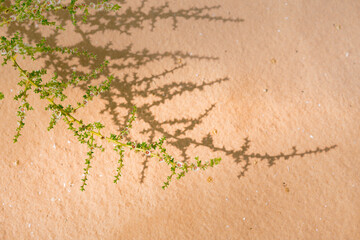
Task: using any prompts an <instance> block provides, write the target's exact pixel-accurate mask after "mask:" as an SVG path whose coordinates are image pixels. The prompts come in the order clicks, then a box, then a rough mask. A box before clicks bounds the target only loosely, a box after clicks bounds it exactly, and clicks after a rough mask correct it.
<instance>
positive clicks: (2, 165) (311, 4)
mask: <svg viewBox="0 0 360 240" xmlns="http://www.w3.org/2000/svg"><path fill="white" fill-rule="evenodd" d="M121 5H122V6H123V8H122V9H121V10H120V11H119V12H118V13H117V14H114V13H112V14H106V13H103V12H101V13H97V14H95V15H93V16H92V17H90V19H89V24H80V25H79V26H78V27H73V26H72V25H71V24H70V22H69V18H68V17H67V15H65V14H64V15H59V16H58V17H59V18H61V19H65V20H63V21H64V24H66V26H67V31H66V32H59V33H55V32H54V31H50V30H48V29H47V28H36V27H35V26H34V25H30V26H26V25H25V26H24V25H23V26H14V25H12V26H10V27H9V28H8V29H2V30H1V33H2V34H6V35H9V34H12V33H14V32H15V31H17V30H20V31H21V32H22V34H23V36H25V37H26V39H28V41H30V42H32V43H35V42H36V41H38V40H39V39H40V38H41V37H42V36H47V37H49V42H50V44H52V45H53V46H55V45H56V44H59V45H64V46H69V47H84V48H87V49H89V51H91V52H94V53H96V54H98V56H99V61H97V62H91V64H90V65H89V64H88V62H86V61H85V60H84V59H79V58H72V59H70V61H68V60H66V59H65V58H64V57H60V56H55V55H51V56H44V57H42V58H41V59H40V61H39V63H40V64H39V63H36V64H35V63H33V62H31V61H21V64H22V65H23V66H24V67H25V68H27V69H35V68H39V66H42V67H44V66H46V67H47V68H48V69H49V73H51V72H53V71H58V72H59V74H60V76H61V77H63V78H65V77H66V76H69V75H68V74H69V73H70V70H71V68H72V67H76V69H77V70H84V71H86V70H88V69H89V67H92V66H95V65H96V64H98V63H99V62H101V61H102V60H104V59H108V60H110V63H111V64H110V68H109V72H111V73H113V74H114V75H115V76H116V80H115V81H114V83H113V85H112V90H111V91H110V92H109V93H105V94H103V95H101V96H100V97H99V98H97V99H96V100H95V101H94V102H92V103H90V104H89V106H88V107H87V108H86V109H83V110H81V111H79V112H78V113H77V116H78V117H79V118H83V119H84V120H86V121H87V122H90V121H101V122H103V123H104V124H105V125H106V127H107V128H106V129H107V130H106V132H107V133H110V131H116V130H117V129H119V127H121V126H123V124H124V122H125V121H126V119H127V116H128V112H129V108H130V107H131V106H133V105H137V107H138V109H139V111H138V119H137V121H136V124H135V127H134V129H133V130H132V133H131V139H133V140H136V141H142V140H149V141H152V140H154V141H155V140H157V138H159V137H161V136H166V137H167V138H168V142H167V147H168V148H169V151H170V150H171V152H172V153H173V155H174V156H176V157H177V158H178V159H179V160H187V161H193V157H194V156H196V155H199V156H200V157H201V158H203V159H209V158H212V157H218V156H219V157H222V158H223V161H222V163H221V164H220V165H219V166H217V167H215V168H213V169H209V170H207V171H205V172H194V173H190V174H188V175H187V176H186V177H185V178H184V179H182V180H180V181H174V182H172V184H171V185H170V187H169V189H167V190H166V191H163V190H162V189H161V185H162V182H163V181H164V180H165V179H166V176H167V174H168V173H169V170H168V168H167V167H166V166H165V165H163V164H159V163H157V162H156V161H155V160H152V159H146V158H145V157H144V156H142V155H140V154H134V153H133V152H131V153H129V152H127V153H126V161H125V167H124V169H123V176H122V177H121V179H120V182H119V183H118V184H117V185H116V184H114V183H113V176H114V175H115V170H116V166H117V158H116V155H115V153H114V152H113V151H112V150H111V147H112V144H110V145H107V150H106V152H105V153H100V152H98V153H96V158H95V160H94V161H93V168H92V169H91V176H90V179H89V182H88V184H89V185H88V186H87V190H86V191H85V192H80V190H79V188H80V185H81V181H80V180H81V175H82V168H83V167H84V159H85V157H86V148H85V146H83V145H81V144H80V143H77V142H76V139H75V138H74V137H73V136H72V133H71V132H69V131H68V130H67V129H66V125H65V124H64V123H60V124H58V125H57V126H56V128H55V129H54V130H52V131H50V132H48V131H47V130H46V128H47V126H48V122H49V119H50V118H49V117H50V114H49V112H46V111H45V110H44V107H45V106H46V103H45V102H44V101H41V100H39V99H38V98H37V96H33V95H32V96H30V97H29V99H30V102H31V103H32V104H33V106H34V108H35V110H34V111H32V112H30V113H29V114H28V116H27V119H26V126H25V129H24V131H23V136H21V138H20V140H19V142H18V143H16V144H13V143H12V137H13V135H14V134H15V129H16V126H17V125H16V107H17V102H15V101H13V100H12V98H13V96H14V95H15V93H16V92H17V91H18V90H19V87H18V86H17V85H16V83H17V81H18V79H19V78H18V73H17V72H16V71H15V70H14V69H13V68H12V67H11V66H10V65H7V66H4V67H1V68H0V78H1V81H0V89H1V91H3V92H4V94H5V95H6V98H5V99H4V100H3V101H1V102H0V117H1V122H2V124H1V129H0V137H1V140H0V149H2V151H1V153H0V239H126V240H127V239H174V240H175V239H269V240H273V239H326V240H329V239H360V176H359V170H360V159H359V155H360V142H359V135H360V112H359V104H360V78H359V76H360V65H359V64H360V55H359V49H360V25H359V22H360V15H359V13H360V2H359V1H357V0H343V1H338V0H316V1H306V0H303V1H300V0H298V1H296V0H294V1H277V0H271V1H270V0H268V1H263V0H251V1H244V0H224V1H214V0H198V1H190V0H185V1H167V2H165V1H154V0H153V1H143V2H141V1H127V2H122V4H121ZM83 92H84V88H83V87H79V88H75V89H71V90H69V91H68V94H69V96H71V97H72V98H76V99H79V98H80V97H81V95H82V94H83ZM209 177H211V178H212V181H208V180H209Z"/></svg>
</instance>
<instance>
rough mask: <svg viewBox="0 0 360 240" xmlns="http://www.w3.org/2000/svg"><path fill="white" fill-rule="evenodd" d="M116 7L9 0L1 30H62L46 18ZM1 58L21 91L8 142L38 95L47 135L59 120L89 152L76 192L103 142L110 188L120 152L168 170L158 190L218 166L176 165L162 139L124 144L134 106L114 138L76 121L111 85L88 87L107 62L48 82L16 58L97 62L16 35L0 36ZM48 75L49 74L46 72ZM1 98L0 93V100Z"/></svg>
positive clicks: (0, 9) (2, 6)
mask: <svg viewBox="0 0 360 240" xmlns="http://www.w3.org/2000/svg"><path fill="white" fill-rule="evenodd" d="M119 10H120V6H119V5H118V4H112V3H110V2H108V0H102V1H98V2H96V3H95V2H89V3H87V2H81V3H80V2H79V1H77V0H71V1H68V2H66V3H63V2H62V1H61V0H46V1H44V0H14V1H5V0H0V13H1V22H0V26H1V27H8V26H9V25H11V24H14V23H15V22H16V23H18V24H29V23H32V22H35V23H36V24H41V25H44V26H49V27H55V28H56V29H57V30H59V31H63V30H65V29H64V27H63V26H62V25H60V24H57V23H56V22H53V21H51V20H49V17H48V16H49V15H50V16H51V14H53V13H54V12H56V11H66V12H68V13H69V14H70V18H71V21H72V23H73V24H74V25H76V24H78V20H79V19H81V21H82V22H84V23H86V21H87V17H88V15H89V14H91V13H92V12H93V11H119ZM0 53H1V56H2V58H3V63H2V65H5V64H8V63H9V62H10V63H12V65H13V66H14V67H15V68H16V69H17V71H18V72H19V81H18V83H17V84H18V85H19V86H20V88H21V89H20V90H19V92H18V93H17V94H16V95H15V97H14V99H15V100H16V101H18V102H19V106H18V109H17V117H18V121H17V123H18V127H17V128H16V133H15V136H14V139H13V141H14V142H17V141H18V139H19V137H20V136H21V130H22V129H23V128H24V126H25V123H26V122H25V119H26V115H27V113H28V112H29V111H31V110H34V107H33V106H32V105H31V103H30V102H29V101H28V96H29V95H30V94H35V95H37V96H38V97H39V98H40V99H43V100H45V101H47V102H48V105H47V106H46V107H45V109H46V110H47V111H49V112H50V113H51V117H50V122H49V126H48V130H51V129H53V128H54V127H55V125H56V124H57V123H58V122H59V121H60V120H62V121H64V122H65V123H66V125H67V128H68V130H70V131H71V132H72V133H73V134H74V136H75V137H76V138H77V140H78V141H79V142H80V143H81V144H85V145H86V146H87V148H88V152H87V158H86V159H85V167H84V169H83V171H84V172H83V179H82V184H81V186H80V190H81V191H84V190H85V186H86V185H87V182H88V178H89V176H90V174H89V170H90V169H91V167H92V161H93V158H94V153H95V150H96V149H98V150H100V151H104V147H103V145H102V142H108V143H112V144H113V145H114V151H115V152H117V154H118V159H117V167H116V175H115V176H114V183H117V182H118V181H119V179H120V176H121V174H122V168H123V166H124V153H125V151H126V150H130V151H135V152H136V153H140V154H143V155H145V156H146V157H149V158H153V159H157V161H158V162H160V163H164V164H167V165H168V167H169V168H170V175H169V176H167V178H166V181H164V184H163V186H162V188H163V189H165V188H167V187H168V186H169V184H170V182H171V181H172V180H173V179H174V178H176V179H180V178H182V177H183V176H185V175H186V174H187V173H188V172H189V171H198V170H206V169H207V168H208V167H214V166H215V165H217V164H219V163H220V161H221V158H213V159H210V160H209V161H202V160H200V159H199V157H195V159H194V161H192V163H188V162H181V161H177V160H175V158H174V157H173V156H172V155H170V154H169V153H168V151H167V149H166V147H165V146H164V142H165V140H166V139H165V137H162V138H160V139H159V140H158V141H156V142H152V143H149V142H146V141H144V142H135V141H131V140H129V139H130V138H129V134H130V130H131V129H132V127H133V124H134V123H135V120H136V107H135V106H134V107H133V108H132V109H129V110H130V111H131V114H130V117H129V119H128V120H127V122H126V124H125V126H123V128H122V129H121V130H120V131H119V132H116V133H110V134H109V135H105V134H104V133H103V132H104V128H105V126H104V125H103V124H102V123H101V122H86V120H83V119H79V118H77V117H76V112H77V110H78V109H80V108H84V107H86V106H87V104H88V103H89V101H92V100H93V99H94V98H95V97H96V96H99V95H100V94H101V93H103V92H105V91H108V90H109V89H110V87H111V83H112V81H113V80H114V76H113V75H109V76H107V77H106V79H105V80H104V81H102V82H101V83H100V84H95V85H91V84H90V82H91V81H92V80H94V79H98V78H99V77H100V74H103V73H104V70H105V69H106V68H107V66H108V65H109V61H107V60H105V61H104V62H103V63H101V64H100V65H99V66H98V67H97V68H95V69H93V70H91V71H90V72H89V73H87V74H83V73H79V72H77V71H75V70H74V71H72V73H71V77H70V78H69V79H65V80H60V79H59V76H58V73H57V72H53V73H52V77H51V78H50V79H49V80H45V75H47V74H48V71H47V69H45V68H41V69H36V70H30V69H25V68H24V67H23V66H21V65H20V63H19V61H18V60H17V59H18V58H19V57H20V56H21V57H23V58H24V59H28V58H30V59H31V60H33V61H38V60H39V58H40V57H41V56H42V55H43V54H59V53H60V54H65V55H74V56H82V57H86V58H88V59H96V55H95V54H92V53H89V52H88V51H87V50H80V49H77V48H67V47H60V46H56V47H52V46H50V45H49V44H48V43H47V40H46V38H42V39H41V40H40V41H39V42H38V43H36V44H29V43H28V42H25V41H24V37H23V36H22V35H21V32H16V33H14V34H13V36H1V43H0ZM50 74H51V73H50ZM79 84H86V88H87V89H86V91H85V94H84V95H83V96H82V99H81V100H80V101H77V100H74V99H71V100H73V102H74V103H73V104H67V105H65V104H63V101H64V100H65V99H67V98H68V96H67V95H66V93H65V90H66V89H68V88H70V89H71V88H72V87H76V86H78V85H79ZM4 97H5V96H4V94H3V93H2V92H0V99H3V98H4Z"/></svg>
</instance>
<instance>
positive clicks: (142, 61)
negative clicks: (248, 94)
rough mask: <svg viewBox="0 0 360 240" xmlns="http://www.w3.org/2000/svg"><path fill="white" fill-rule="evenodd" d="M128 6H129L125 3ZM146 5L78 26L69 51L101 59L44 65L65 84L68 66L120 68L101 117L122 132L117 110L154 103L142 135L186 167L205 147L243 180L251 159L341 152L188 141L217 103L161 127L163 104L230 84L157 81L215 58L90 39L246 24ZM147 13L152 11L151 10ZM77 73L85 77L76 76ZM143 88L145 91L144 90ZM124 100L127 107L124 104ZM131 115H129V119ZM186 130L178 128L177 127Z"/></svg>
mask: <svg viewBox="0 0 360 240" xmlns="http://www.w3.org/2000/svg"><path fill="white" fill-rule="evenodd" d="M122 2H124V1H122ZM147 2H148V1H147V0H143V1H142V2H141V4H140V6H139V7H137V8H132V7H128V8H127V9H121V10H120V12H119V14H105V13H102V12H96V13H95V14H91V15H89V17H88V23H87V24H88V25H89V26H91V29H90V30H87V31H84V30H83V29H82V28H81V27H80V26H75V27H74V31H75V32H76V33H77V34H78V35H79V36H80V37H81V40H80V41H78V43H75V44H72V45H71V46H68V47H70V48H78V49H87V50H88V51H89V52H92V53H94V54H96V55H97V59H96V60H95V59H90V60H89V59H86V58H84V57H79V56H73V55H71V56H60V55H56V54H49V55H45V54H44V55H42V56H40V57H41V58H44V59H45V65H46V68H47V69H54V71H55V72H57V73H58V75H59V78H60V79H63V80H64V81H65V80H66V79H67V78H68V77H69V76H71V74H72V73H73V72H74V70H73V67H74V66H75V65H69V62H71V61H77V62H78V63H77V65H80V66H82V67H86V68H89V69H94V68H96V67H98V65H99V64H100V63H102V62H103V61H104V60H110V62H111V60H115V62H116V63H113V64H111V65H109V66H108V67H107V68H106V69H105V71H104V72H103V74H104V75H109V74H110V72H119V71H121V70H126V72H127V73H126V74H125V75H124V76H122V79H119V78H118V77H116V78H115V79H114V81H113V83H112V86H111V91H110V92H105V93H102V94H101V95H100V97H101V98H102V99H103V100H104V101H105V102H106V104H105V108H104V109H102V110H101V113H105V112H107V113H109V114H111V116H112V121H113V123H114V124H115V125H116V126H119V129H120V128H121V126H123V125H124V124H125V122H126V120H127V119H128V117H129V115H127V116H125V117H119V115H118V113H117V111H116V109H118V108H122V109H130V108H131V107H132V106H134V105H136V104H135V99H136V98H139V97H142V98H148V97H149V96H150V97H151V99H153V100H152V102H151V103H145V104H143V105H141V106H137V107H138V116H137V117H138V118H139V119H141V120H143V121H145V122H146V123H147V124H148V127H147V128H146V129H144V130H143V131H142V133H144V134H147V135H148V136H149V140H150V141H154V140H155V136H156V135H157V134H161V135H163V136H165V137H166V138H167V139H168V141H167V144H170V145H171V146H173V147H175V148H176V149H178V150H179V151H180V152H181V157H182V158H183V159H184V160H185V161H186V159H188V158H189V156H187V153H186V152H187V149H188V148H189V146H195V147H199V146H201V147H206V148H208V149H209V150H210V151H212V152H216V153H219V155H221V154H225V155H227V156H230V157H232V158H233V159H234V162H235V163H236V164H242V167H241V168H242V169H241V171H240V173H239V175H238V177H239V178H241V177H243V176H244V175H245V173H246V172H247V171H248V169H249V167H250V165H251V161H250V160H251V159H259V160H261V161H267V163H268V166H269V167H270V166H272V165H274V164H275V163H276V161H278V160H280V159H285V160H287V159H290V158H294V157H304V156H306V155H310V154H318V153H322V152H328V151H330V150H331V149H334V148H336V145H333V146H329V147H324V148H319V147H317V148H316V149H315V150H307V151H304V152H298V150H297V148H296V147H295V146H294V147H293V148H292V152H290V153H288V154H284V153H279V154H276V155H269V154H267V153H265V154H259V153H249V152H248V151H249V148H250V140H249V139H248V138H245V139H244V144H243V145H242V146H241V147H240V149H239V150H231V149H226V148H225V147H217V146H215V144H214V141H213V138H212V136H211V135H210V134H208V135H207V136H205V137H204V138H203V139H202V141H196V140H195V139H192V138H190V137H186V135H187V134H186V133H188V132H189V131H191V130H193V129H195V128H196V127H197V126H199V125H200V124H201V123H202V122H203V120H204V119H205V118H206V117H208V116H209V113H210V112H211V111H212V110H213V109H214V107H215V106H216V104H215V103H212V104H211V105H210V106H208V107H207V108H206V109H205V110H204V111H203V112H202V113H201V114H199V115H198V116H194V117H192V118H179V119H175V120H166V121H158V120H156V118H155V114H154V113H153V112H152V111H151V110H150V109H151V108H152V107H154V106H159V105H161V104H164V103H165V101H168V100H171V99H173V98H174V97H176V96H180V95H182V94H183V93H185V92H194V91H202V90H204V88H207V87H214V86H216V85H219V84H222V83H223V82H225V81H228V80H229V78H228V77H223V78H219V79H214V80H206V81H203V82H201V83H188V82H171V81H170V80H169V81H168V83H166V84H165V85H163V86H156V87H154V86H152V85H151V84H152V83H153V82H154V81H156V80H157V79H160V78H164V77H170V76H171V75H173V74H174V73H175V72H176V71H178V70H180V69H183V68H185V67H186V66H187V63H186V62H181V63H179V59H182V60H184V61H186V60H202V61H216V60H218V58H217V57H214V56H201V55H197V54H194V55H193V54H190V53H187V52H182V51H173V52H169V51H167V52H151V51H150V50H149V49H146V48H144V49H142V50H137V51H136V50H133V46H132V45H131V44H130V45H128V46H126V47H125V48H123V49H121V50H116V49H114V48H113V47H114V46H113V43H112V41H111V40H109V41H108V42H107V44H106V45H105V46H96V45H94V44H93V42H92V40H91V36H92V35H95V34H99V33H104V31H105V30H106V31H108V30H110V31H115V32H118V33H120V34H125V35H131V33H132V31H133V30H135V29H143V28H144V26H145V25H146V24H148V23H149V24H150V26H151V30H154V28H155V27H156V23H157V22H159V21H162V20H169V19H170V20H171V21H172V28H173V30H176V29H177V27H178V24H179V22H180V21H183V20H195V21H208V22H221V23H240V22H243V21H244V19H241V18H227V17H223V16H215V15H214V14H211V11H213V10H217V9H220V7H221V6H220V5H216V6H204V7H192V8H187V9H177V10H173V9H172V8H171V7H170V4H169V3H168V2H166V3H164V4H162V5H160V6H157V7H152V6H147ZM146 9H147V10H146ZM54 18H55V19H56V21H57V22H58V23H60V24H61V25H64V26H65V25H67V24H68V23H69V22H70V18H69V16H68V15H66V14H65V13H62V12H57V13H56V14H55V16H54ZM16 31H19V32H20V33H21V35H23V36H25V37H26V39H28V41H29V42H30V43H38V42H39V41H40V39H42V38H43V35H42V33H41V31H40V30H39V28H38V27H37V26H36V25H35V24H33V23H31V24H28V25H26V26H24V25H23V24H18V23H14V24H11V25H10V26H9V27H8V28H7V32H8V34H9V35H12V34H13V33H15V32H16ZM60 34H61V32H60V31H58V30H54V31H53V32H51V33H50V35H49V36H47V37H46V39H47V44H48V45H49V46H52V47H55V46H57V45H58V41H57V39H58V37H59V36H60ZM165 59H171V60H172V61H173V67H172V68H170V69H164V70H163V71H162V72H160V73H158V74H153V75H151V76H147V77H139V74H138V72H137V71H138V70H139V69H140V68H141V67H143V66H145V65H147V64H150V63H155V62H158V61H163V60H165ZM77 73H79V74H81V73H85V72H81V71H77ZM88 84H89V82H88V83H86V84H85V83H84V84H80V85H79V87H80V88H82V89H86V86H87V85H88ZM138 87H141V90H139V88H138ZM119 98H121V99H122V100H123V101H121V102H119V101H118V99H119ZM129 114H130V113H129ZM168 125H171V126H174V129H173V131H172V132H173V133H169V132H167V131H166V130H165V126H168ZM177 125H180V126H181V127H178V128H176V127H175V126H177ZM147 163H148V160H147V159H146V160H145V161H144V162H143V163H142V165H143V169H142V171H141V173H140V175H141V176H140V182H141V183H143V182H144V180H145V173H146V169H147V168H148V165H147Z"/></svg>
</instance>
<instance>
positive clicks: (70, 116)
mask: <svg viewBox="0 0 360 240" xmlns="http://www.w3.org/2000/svg"><path fill="white" fill-rule="evenodd" d="M11 60H12V61H13V63H14V65H15V67H17V69H18V70H19V71H20V72H21V74H22V75H23V76H24V77H26V78H27V80H28V81H29V82H30V84H31V85H33V86H34V87H37V88H40V87H41V86H40V85H38V84H36V83H35V82H34V81H33V80H32V79H31V78H30V77H29V76H28V74H27V73H26V70H24V69H22V68H21V67H20V65H19V64H18V62H17V61H16V57H11ZM46 99H47V100H48V101H49V102H50V103H52V104H53V105H56V106H59V105H58V104H57V103H55V102H54V100H53V99H51V98H48V97H47V98H46ZM59 109H60V111H61V113H62V114H63V115H65V116H66V117H68V118H70V119H71V120H72V121H73V122H76V123H78V124H79V125H83V123H82V122H81V121H79V120H78V119H76V118H75V117H74V116H72V115H71V114H70V113H67V112H65V111H64V110H62V109H61V108H59ZM90 132H91V133H92V134H93V135H96V136H98V137H100V138H101V139H105V140H107V141H108V142H112V143H115V144H117V145H120V146H123V147H128V148H132V146H129V145H127V144H126V143H122V142H119V141H118V140H114V139H111V138H109V137H105V136H104V135H102V134H101V133H100V132H95V131H90ZM135 150H138V151H142V152H146V150H145V149H142V148H135ZM151 156H152V157H157V158H159V159H160V158H161V156H159V155H157V154H155V153H151ZM173 165H175V163H174V164H173Z"/></svg>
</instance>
